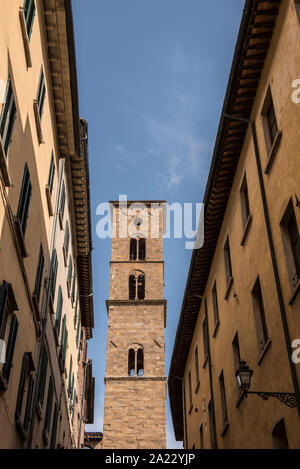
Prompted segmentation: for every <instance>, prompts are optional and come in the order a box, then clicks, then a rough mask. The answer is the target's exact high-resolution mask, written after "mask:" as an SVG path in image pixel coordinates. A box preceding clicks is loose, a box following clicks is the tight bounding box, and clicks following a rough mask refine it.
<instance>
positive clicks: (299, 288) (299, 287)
mask: <svg viewBox="0 0 300 469" xmlns="http://www.w3.org/2000/svg"><path fill="white" fill-rule="evenodd" d="M299 291H300V279H299V280H298V282H297V283H296V285H295V286H294V288H293V293H292V296H291V298H290V299H289V305H290V306H292V304H293V303H294V301H295V299H296V296H297V295H298V293H299Z"/></svg>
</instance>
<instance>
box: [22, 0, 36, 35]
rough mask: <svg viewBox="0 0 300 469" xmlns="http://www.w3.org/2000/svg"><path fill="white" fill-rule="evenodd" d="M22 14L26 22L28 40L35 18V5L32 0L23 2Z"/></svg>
mask: <svg viewBox="0 0 300 469" xmlns="http://www.w3.org/2000/svg"><path fill="white" fill-rule="evenodd" d="M24 14H25V22H26V29H27V34H28V39H29V40H30V37H31V33H32V26H33V22H34V17H35V4H34V0H25V2H24Z"/></svg>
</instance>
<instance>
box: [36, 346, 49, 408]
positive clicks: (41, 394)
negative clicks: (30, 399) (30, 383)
mask: <svg viewBox="0 0 300 469" xmlns="http://www.w3.org/2000/svg"><path fill="white" fill-rule="evenodd" d="M47 368H48V355H47V350H46V346H45V344H44V345H43V350H42V363H41V372H40V378H39V383H38V401H39V402H40V404H41V406H42V405H43V402H44V394H45V384H46V377H47Z"/></svg>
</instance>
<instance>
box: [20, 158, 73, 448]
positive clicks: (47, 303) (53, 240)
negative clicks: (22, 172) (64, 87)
mask: <svg viewBox="0 0 300 469" xmlns="http://www.w3.org/2000/svg"><path fill="white" fill-rule="evenodd" d="M64 169H65V160H63V161H62V167H61V171H60V181H59V187H58V197H57V202H56V212H55V221H54V226H53V232H52V237H53V238H52V242H51V246H50V250H49V276H48V281H47V284H48V285H47V298H46V306H45V314H44V317H43V318H42V331H41V339H40V347H39V353H38V357H39V360H38V369H37V374H36V382H35V391H34V399H33V405H32V412H31V419H30V427H29V434H28V441H27V448H28V449H31V445H32V438H33V431H34V422H35V414H36V408H37V400H38V383H39V379H40V375H41V371H42V353H41V352H42V346H43V344H44V342H45V337H46V328H47V321H48V309H49V300H50V282H51V278H50V275H51V265H52V253H53V250H54V248H55V243H56V233H57V224H58V213H59V202H60V195H61V188H62V182H63V173H64ZM50 253H51V254H50Z"/></svg>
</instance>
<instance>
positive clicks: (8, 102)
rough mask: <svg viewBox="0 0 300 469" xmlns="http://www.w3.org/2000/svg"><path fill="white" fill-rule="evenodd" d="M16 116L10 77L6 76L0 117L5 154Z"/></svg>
mask: <svg viewBox="0 0 300 469" xmlns="http://www.w3.org/2000/svg"><path fill="white" fill-rule="evenodd" d="M16 117H17V108H16V104H15V99H14V93H13V88H12V83H11V79H10V77H9V78H8V82H7V87H6V94H5V101H4V104H3V106H2V112H1V117H0V135H1V139H2V145H3V149H4V153H5V156H6V157H7V155H8V150H9V147H10V144H11V139H12V133H13V128H14V124H15V120H16Z"/></svg>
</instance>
